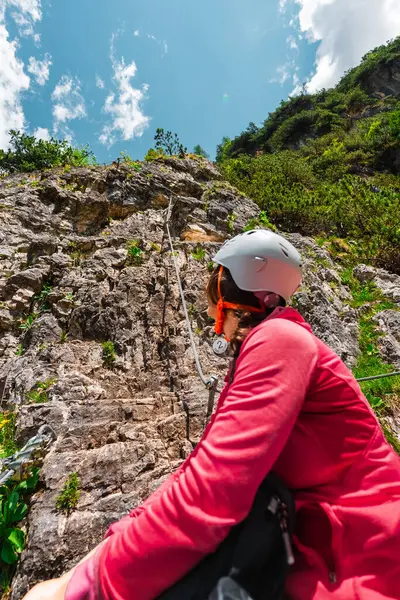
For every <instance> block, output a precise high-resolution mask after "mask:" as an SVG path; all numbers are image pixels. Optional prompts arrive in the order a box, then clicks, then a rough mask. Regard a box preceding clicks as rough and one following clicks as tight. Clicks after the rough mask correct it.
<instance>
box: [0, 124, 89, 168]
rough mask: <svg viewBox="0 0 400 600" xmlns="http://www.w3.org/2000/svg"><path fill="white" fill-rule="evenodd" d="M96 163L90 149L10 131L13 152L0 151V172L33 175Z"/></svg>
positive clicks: (10, 150)
mask: <svg viewBox="0 0 400 600" xmlns="http://www.w3.org/2000/svg"><path fill="white" fill-rule="evenodd" d="M95 162H96V159H95V156H94V154H93V152H91V151H90V150H89V149H88V146H85V147H83V148H73V147H72V146H71V145H70V144H69V143H68V142H67V141H66V140H63V141H61V140H56V139H54V138H51V140H38V139H36V138H35V137H34V136H29V135H26V134H24V133H21V132H20V131H15V130H11V131H10V149H9V150H6V151H5V150H0V171H5V172H7V173H15V172H25V173H29V172H31V171H36V170H39V169H50V168H52V167H58V166H63V165H72V166H77V167H80V166H86V165H90V164H94V163H95Z"/></svg>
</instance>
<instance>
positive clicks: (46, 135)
mask: <svg viewBox="0 0 400 600" xmlns="http://www.w3.org/2000/svg"><path fill="white" fill-rule="evenodd" d="M33 135H34V136H35V138H36V139H38V140H46V141H49V140H50V138H51V135H50V132H49V130H48V129H46V128H45V127H38V128H37V129H35V131H34V132H33Z"/></svg>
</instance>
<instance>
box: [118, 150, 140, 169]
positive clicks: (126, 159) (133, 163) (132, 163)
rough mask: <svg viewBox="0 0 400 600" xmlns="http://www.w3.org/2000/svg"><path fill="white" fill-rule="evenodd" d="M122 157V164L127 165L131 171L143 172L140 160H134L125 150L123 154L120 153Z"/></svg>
mask: <svg viewBox="0 0 400 600" xmlns="http://www.w3.org/2000/svg"><path fill="white" fill-rule="evenodd" d="M120 156H121V162H122V163H123V164H124V165H126V166H127V167H129V169H133V170H134V171H138V172H139V171H141V170H142V165H141V163H140V162H139V161H138V160H133V159H132V158H131V157H130V156H129V154H128V153H127V152H125V151H124V150H122V152H121V153H120Z"/></svg>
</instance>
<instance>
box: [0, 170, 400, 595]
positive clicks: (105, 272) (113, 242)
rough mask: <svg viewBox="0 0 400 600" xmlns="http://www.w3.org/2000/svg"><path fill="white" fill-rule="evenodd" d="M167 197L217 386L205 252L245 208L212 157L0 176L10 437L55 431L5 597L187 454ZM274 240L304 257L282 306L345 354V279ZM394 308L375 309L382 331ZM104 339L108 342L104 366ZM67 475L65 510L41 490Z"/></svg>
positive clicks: (204, 395) (189, 380) (1, 386)
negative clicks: (74, 495)
mask: <svg viewBox="0 0 400 600" xmlns="http://www.w3.org/2000/svg"><path fill="white" fill-rule="evenodd" d="M171 198H172V200H173V204H172V212H171V218H170V225H171V230H172V235H173V239H174V246H175V253H176V258H177V261H178V263H179V267H180V270H181V277H182V283H183V287H184V292H185V298H186V301H187V304H188V310H189V313H190V319H191V324H192V329H193V331H194V334H195V339H196V346H197V349H198V352H199V356H200V361H201V364H202V367H203V370H204V373H205V374H206V375H210V374H211V373H213V374H216V375H218V376H219V378H220V380H219V386H218V387H219V389H220V388H221V387H222V377H223V375H224V374H225V371H226V368H227V364H228V359H227V358H226V357H222V358H221V357H217V356H215V355H214V354H213V352H212V348H211V345H212V341H213V330H212V323H211V322H210V320H209V319H208V317H207V313H206V299H205V296H204V286H205V282H206V280H207V263H208V262H209V261H210V260H211V258H212V256H213V254H214V252H215V251H216V249H217V248H218V247H219V245H220V243H221V241H223V240H224V239H226V238H227V237H229V236H230V235H232V234H235V233H239V232H241V231H242V230H243V228H244V226H245V225H246V224H247V223H248V221H249V220H250V219H251V218H253V217H255V216H256V215H257V214H258V208H257V206H256V205H255V204H254V203H253V202H251V201H250V200H249V199H247V198H245V197H243V196H242V195H241V194H239V192H237V191H236V190H234V189H233V188H232V187H231V186H229V185H228V184H226V183H224V182H222V181H221V175H220V173H219V172H218V171H217V170H216V168H215V166H214V165H212V164H211V163H209V162H208V161H205V160H202V159H198V160H195V159H189V158H188V159H183V160H182V159H176V158H171V159H165V160H162V161H160V162H156V163H152V164H149V163H147V164H143V165H142V166H132V167H128V166H125V165H122V166H119V167H117V166H116V167H111V168H110V167H92V168H83V169H71V170H55V171H51V172H46V173H42V174H36V175H34V176H32V177H30V178H29V179H28V178H27V177H25V178H24V177H22V176H13V177H9V178H7V179H6V180H5V181H3V182H2V183H1V187H0V202H1V205H0V212H1V217H2V219H1V221H0V300H1V303H0V393H1V394H2V397H3V401H4V402H5V406H8V408H10V407H16V410H17V411H18V420H17V441H18V442H19V443H21V444H22V443H23V442H25V441H26V440H27V439H28V438H29V437H31V436H32V435H34V434H35V433H36V432H37V430H38V429H39V427H40V426H41V425H43V424H45V423H46V424H49V425H51V427H52V428H53V429H54V431H55V433H56V435H57V439H56V441H55V442H54V444H53V446H52V447H51V450H50V452H49V453H48V454H47V456H46V458H45V460H44V464H43V468H42V470H41V480H40V489H39V491H38V493H36V494H35V496H34V497H33V499H32V503H31V510H30V513H29V516H28V518H27V520H26V528H27V532H28V544H27V548H26V550H25V551H24V552H23V555H22V559H21V562H20V565H19V567H18V571H17V575H16V577H15V580H14V584H13V591H12V595H11V598H12V599H13V600H18V599H19V598H21V597H22V596H23V594H24V593H25V592H26V590H27V589H28V587H29V586H31V585H32V584H33V583H35V582H37V581H39V580H41V579H45V578H49V577H52V576H56V575H60V574H61V573H62V572H64V571H65V570H67V569H68V568H69V567H71V566H73V565H74V564H75V563H76V562H77V561H78V560H79V559H80V558H82V557H83V556H84V555H85V554H86V553H87V552H88V551H89V550H90V549H91V548H92V547H93V546H94V545H95V544H96V543H98V542H99V541H100V540H101V538H102V536H103V534H104V532H105V530H106V529H107V527H108V525H109V524H110V523H111V522H113V521H114V520H116V519H118V518H120V517H121V516H123V515H124V514H126V513H127V512H128V511H129V510H130V509H131V508H133V507H134V506H136V505H138V504H139V503H140V502H142V501H143V500H144V499H145V498H146V497H147V496H148V495H149V494H150V493H151V492H152V491H153V490H154V489H155V488H156V487H157V485H158V484H159V483H160V482H161V481H162V480H163V478H164V477H165V476H167V475H168V474H169V473H170V472H171V471H172V470H173V469H174V468H175V467H176V466H177V465H178V464H179V463H180V462H181V460H182V459H184V458H185V457H186V456H187V455H188V454H189V453H190V451H191V450H192V448H193V445H194V444H195V443H196V442H197V441H198V440H199V438H200V436H201V433H202V431H203V429H204V426H205V421H206V412H207V403H208V399H209V393H208V391H207V390H206V389H205V387H204V385H203V384H202V383H201V381H200V379H199V377H198V375H197V373H196V370H195V365H194V361H193V356H192V351H191V349H190V344H189V340H188V334H187V329H186V324H185V320H184V314H183V310H182V305H181V301H180V296H179V291H178V285H177V280H176V276H175V272H174V270H173V264H172V256H171V251H170V247H169V245H168V240H167V236H166V230H165V222H166V216H167V208H168V204H169V201H170V199H171ZM288 237H289V239H290V240H291V241H292V242H293V243H294V244H295V245H296V246H297V248H298V249H299V250H300V252H301V253H302V255H303V257H304V265H305V277H304V284H303V287H302V289H301V290H300V291H299V292H298V293H297V294H296V296H295V298H294V304H295V306H296V307H297V308H298V309H299V310H300V312H301V313H302V314H303V316H304V317H305V318H306V319H308V320H309V322H310V323H311V325H312V326H313V328H314V331H315V333H316V334H317V335H319V336H320V337H321V338H322V339H324V341H326V342H327V343H328V344H329V345H330V346H331V347H332V348H333V349H334V350H335V351H336V352H337V353H338V354H339V355H340V356H341V357H342V358H343V359H344V360H345V361H346V362H347V363H348V365H349V366H353V365H354V364H355V362H356V360H357V356H358V354H359V346H358V326H357V313H356V312H355V311H354V309H352V308H350V306H349V299H350V294H349V290H348V289H347V288H346V287H344V286H343V285H342V284H341V280H340V276H339V274H338V270H337V267H336V266H335V264H334V263H333V262H332V260H331V259H330V257H329V255H328V253H327V251H326V250H325V249H322V248H320V247H319V246H317V245H316V244H315V243H314V242H313V241H312V240H311V239H308V238H304V237H301V236H299V235H297V234H296V235H291V236H288ZM366 270H367V271H368V268H367V267H366ZM368 273H369V272H368ZM366 276H367V275H366ZM368 277H370V278H371V279H376V282H377V284H378V285H384V286H386V289H387V290H388V294H389V295H391V297H392V299H393V300H394V301H395V302H398V301H399V300H400V296H399V293H400V285H399V281H397V280H396V281H394V280H393V278H392V279H391V276H389V274H387V273H385V272H383V271H379V272H378V271H376V270H373V272H371V273H369V274H368ZM385 278H386V279H385ZM398 279H399V278H398ZM381 282H383V283H382V284H381ZM388 312H391V311H388ZM397 315H398V313H396V314H394V315H392V314H383V313H382V314H381V315H379V318H380V319H382V322H384V324H383V325H382V327H387V329H388V331H389V330H390V331H391V333H390V335H392V337H393V343H394V342H396V343H398V319H397ZM393 328H394V332H393V331H392V330H393ZM396 336H397V337H396ZM105 341H112V342H113V344H114V349H115V353H116V355H115V356H113V357H112V359H111V360H109V361H108V362H107V359H106V358H105V357H104V355H103V348H102V343H103V342H105ZM399 356H400V352H399ZM393 360H394V359H393ZM40 383H44V384H45V387H46V393H45V394H46V395H45V396H44V397H40V398H39V402H36V403H33V402H32V395H30V396H29V397H28V396H27V394H29V392H32V390H33V391H34V390H35V389H37V385H38V384H40ZM74 472H76V473H78V475H79V478H80V488H81V495H80V499H79V503H78V506H77V508H76V510H75V511H73V512H72V513H71V514H69V515H67V514H63V513H60V512H58V511H57V510H56V499H57V496H58V494H59V493H60V491H61V490H62V488H63V486H64V483H65V481H66V479H67V477H68V475H70V474H71V473H74Z"/></svg>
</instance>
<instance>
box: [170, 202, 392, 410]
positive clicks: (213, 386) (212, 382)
mask: <svg viewBox="0 0 400 600" xmlns="http://www.w3.org/2000/svg"><path fill="white" fill-rule="evenodd" d="M171 212H172V196H171V198H170V201H169V204H168V209H167V217H166V221H165V225H166V229H167V235H168V240H169V245H170V248H171V254H172V260H173V263H174V267H175V272H176V277H177V281H178V286H179V292H180V295H181V299H182V306H183V312H184V314H185V319H186V325H187V329H188V333H189V339H190V344H191V347H192V352H193V356H194V360H195V363H196V368H197V372H198V374H199V376H200V379H201V381H202V382H203V383H204V385H205V386H206V388H207V389H208V390H210V396H209V401H208V406H207V420H208V419H209V418H210V417H211V414H212V411H213V408H214V397H215V393H216V391H217V383H218V378H217V377H216V375H210V377H209V378H208V379H207V378H206V377H205V376H204V373H203V371H202V368H201V365H200V360H199V355H198V352H197V348H196V344H195V341H194V337H193V332H192V327H191V324H190V319H189V314H188V311H187V307H186V300H185V294H184V291H183V288H182V282H181V277H180V273H179V267H178V263H177V260H176V257H175V250H174V245H173V243H172V237H171V232H170V228H169V220H170V218H171ZM398 375H400V371H394V372H393V373H384V374H382V375H373V376H371V377H361V378H360V379H357V381H358V382H360V383H362V382H364V381H373V380H376V379H383V378H385V377H395V376H398Z"/></svg>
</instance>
